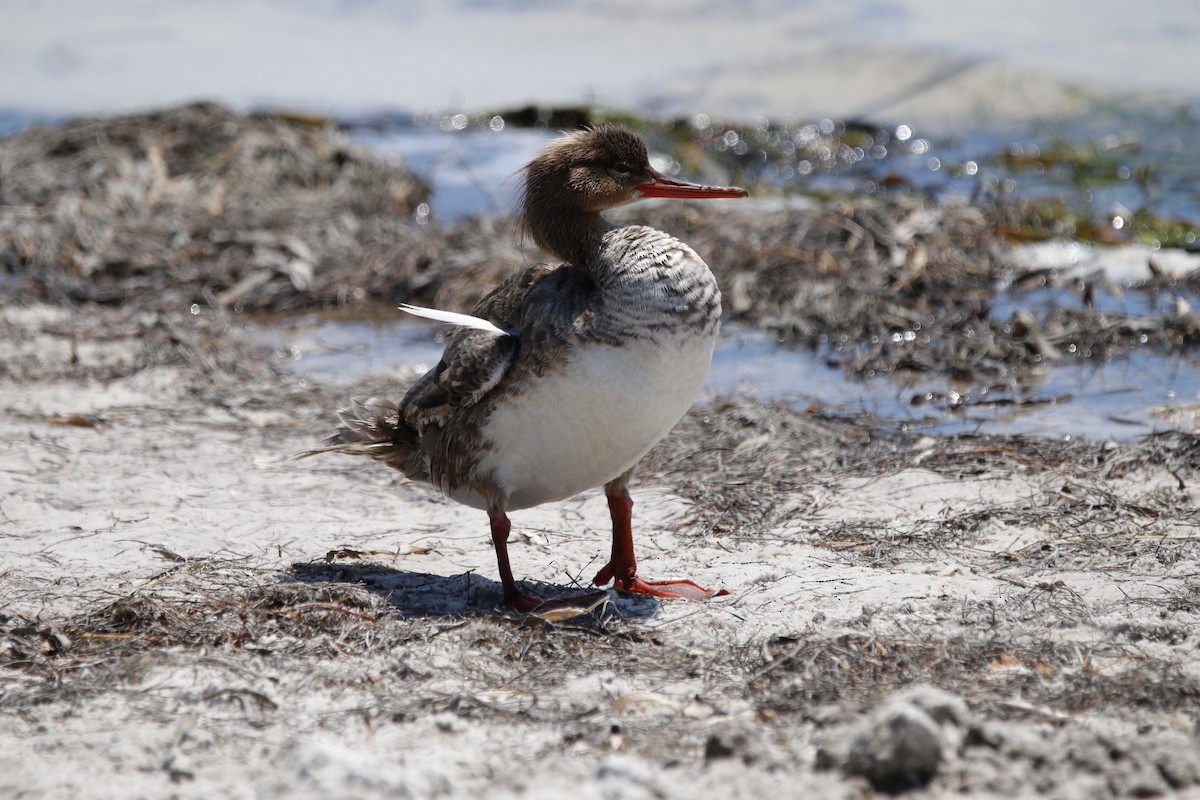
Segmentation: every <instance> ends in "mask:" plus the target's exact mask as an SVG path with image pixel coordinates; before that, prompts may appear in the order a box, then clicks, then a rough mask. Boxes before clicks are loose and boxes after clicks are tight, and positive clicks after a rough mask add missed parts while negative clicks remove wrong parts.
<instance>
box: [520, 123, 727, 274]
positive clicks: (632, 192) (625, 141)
mask: <svg viewBox="0 0 1200 800" xmlns="http://www.w3.org/2000/svg"><path fill="white" fill-rule="evenodd" d="M745 196H746V190H745V189H739V188H736V187H723V186H701V185H699V184H695V183H685V182H683V181H677V180H675V179H673V178H668V177H667V176H666V175H663V174H662V173H660V172H658V171H657V170H655V169H654V168H653V167H651V166H650V158H649V156H648V155H647V153H646V145H645V143H644V142H643V141H642V140H641V139H640V138H639V137H638V136H637V134H635V133H633V132H632V131H629V130H626V129H625V128H620V127H616V126H611V125H605V126H602V127H599V128H593V129H590V130H584V131H578V132H576V133H570V134H567V135H565V136H563V137H561V138H558V139H555V140H554V141H552V142H550V144H548V145H546V148H545V149H544V150H542V152H541V154H540V155H538V157H537V158H535V159H534V160H533V161H531V162H529V166H528V167H526V168H525V193H524V196H523V198H522V201H521V217H522V225H523V227H524V229H525V230H526V231H527V232H528V233H529V234H530V235H531V236H532V237H533V240H534V242H536V243H537V245H538V246H539V247H541V248H542V249H544V250H546V251H547V252H550V253H553V254H554V255H557V256H559V257H561V258H564V259H567V260H569V261H576V262H578V260H579V259H580V258H581V255H582V253H581V250H582V248H585V247H586V246H587V245H588V238H589V236H590V235H591V234H592V233H594V232H598V231H603V229H604V226H605V223H604V221H603V220H602V219H601V218H600V212H601V211H603V210H605V209H608V208H613V207H615V206H619V205H624V204H625V203H630V202H633V201H634V200H638V199H640V198H643V197H679V198H692V199H702V198H718V197H745Z"/></svg>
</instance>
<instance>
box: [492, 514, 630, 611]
mask: <svg viewBox="0 0 1200 800" xmlns="http://www.w3.org/2000/svg"><path fill="white" fill-rule="evenodd" d="M488 519H489V520H490V521H491V525H492V544H493V545H494V546H495V548H496V566H497V567H498V568H499V570H500V585H501V586H503V587H504V604H505V605H507V606H508V607H509V608H511V609H512V610H513V611H517V612H519V613H521V614H533V613H537V612H545V611H550V610H553V609H557V608H565V607H567V606H579V605H581V604H591V603H595V602H596V601H597V600H600V599H603V598H604V597H605V596H606V595H605V594H604V593H603V592H592V593H591V594H581V595H576V596H573V597H561V598H554V599H542V598H540V597H534V596H533V595H531V594H525V592H522V591H521V589H520V588H519V587H518V586H517V582H516V580H515V579H514V578H513V572H512V565H511V564H510V563H509V561H508V535H509V533H511V531H512V523H510V522H509V521H508V515H507V514H505V513H504V512H503V511H501V510H499V509H491V510H489V511H488Z"/></svg>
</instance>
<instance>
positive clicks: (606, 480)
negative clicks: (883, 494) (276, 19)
mask: <svg viewBox="0 0 1200 800" xmlns="http://www.w3.org/2000/svg"><path fill="white" fill-rule="evenodd" d="M746 196H747V192H746V190H745V189H742V188H739V187H732V186H706V185H702V184H698V183H689V182H685V181H682V180H677V179H675V178H672V177H668V176H667V175H664V174H663V173H662V172H659V171H658V170H656V169H654V168H653V167H652V166H651V164H650V159H649V155H648V151H647V148H646V144H645V142H644V141H643V140H642V139H641V138H640V137H639V136H638V135H637V134H635V133H634V132H632V131H631V130H629V129H627V128H624V127H620V126H612V125H605V126H599V127H594V128H589V129H584V130H580V131H576V132H572V133H567V134H564V135H562V136H560V137H558V138H556V139H553V140H551V141H550V142H549V143H548V144H547V145H546V146H545V147H544V149H543V150H542V151H541V152H540V153H539V154H538V155H537V157H536V158H534V159H533V160H532V161H531V162H530V163H529V164H528V165H527V166H526V167H525V170H524V185H523V192H522V194H521V197H520V201H519V212H518V217H519V225H520V228H521V230H522V231H523V232H524V233H525V234H526V235H527V236H528V238H529V239H531V240H532V241H533V243H534V244H536V245H537V246H538V247H539V248H540V249H541V250H542V251H543V252H544V253H545V254H546V255H547V256H549V259H548V260H546V261H544V262H542V263H538V264H535V265H532V266H529V267H526V268H523V269H521V270H519V271H518V272H516V273H515V274H513V275H511V276H509V277H508V278H507V279H506V280H504V281H503V282H501V283H500V285H499V286H497V287H496V288H495V289H494V290H493V291H491V292H490V293H489V294H488V295H487V296H486V297H484V298H483V299H482V300H481V301H480V302H479V303H478V304H477V305H476V306H475V307H474V308H473V309H472V310H471V312H470V314H460V313H454V312H447V311H441V310H437V309H423V308H419V307H415V306H409V305H405V306H402V308H403V309H404V310H406V311H409V312H410V313H413V314H416V315H418V316H422V317H427V318H430V319H433V320H436V321H439V322H442V323H445V324H448V325H449V326H450V330H449V333H448V334H447V338H446V345H445V350H444V352H443V353H442V356H441V360H440V361H439V362H438V363H437V365H436V366H435V367H433V368H432V369H430V370H429V371H428V372H426V373H425V374H424V375H423V376H422V377H420V378H419V379H418V380H417V381H416V382H415V383H414V384H413V385H412V387H411V388H410V389H409V390H408V391H407V393H405V394H404V396H403V397H402V399H400V400H399V402H396V401H394V400H391V399H387V398H379V397H376V398H370V399H368V400H365V401H354V402H352V403H351V405H350V406H349V407H348V408H344V409H342V410H341V411H339V412H338V418H339V425H338V427H337V429H336V431H335V432H334V433H333V435H332V436H331V437H329V438H328V439H326V440H325V441H324V442H322V445H321V447H320V448H319V449H318V450H317V451H311V452H330V451H332V452H340V453H346V454H351V455H356V456H366V457H368V458H371V459H374V460H376V461H379V462H382V463H384V464H386V465H388V466H389V467H392V468H394V469H396V470H399V471H400V472H401V473H403V474H404V475H405V476H406V477H407V478H409V479H411V480H413V481H418V482H421V483H425V484H429V485H431V486H432V487H434V488H435V489H437V490H439V491H440V492H442V493H443V494H444V495H445V496H447V497H448V498H450V499H451V500H453V501H456V502H458V503H462V504H464V505H466V506H469V507H471V508H475V509H479V510H481V511H485V512H486V513H487V515H488V521H489V527H490V534H491V541H492V544H493V545H494V548H495V553H496V562H497V568H498V571H499V577H500V584H501V587H502V591H503V600H504V603H505V604H506V605H507V606H508V608H510V609H512V610H513V611H516V612H518V613H542V612H547V611H550V610H553V609H556V608H561V607H565V606H569V605H572V604H576V605H577V604H579V603H580V602H591V601H592V600H593V599H603V598H605V597H607V596H608V595H607V593H606V592H595V591H593V592H590V593H587V594H584V595H577V596H572V597H566V598H544V597H538V596H535V595H533V594H530V593H527V592H526V591H524V590H523V589H522V588H521V586H520V585H519V584H518V583H517V581H516V579H515V578H514V575H513V570H512V565H511V563H510V561H509V554H508V540H509V537H510V535H511V530H512V525H511V522H510V520H509V516H508V515H509V513H511V512H513V511H519V510H521V509H527V508H531V507H534V506H538V505H542V504H544V503H552V502H556V501H561V500H565V499H567V498H570V497H572V496H574V495H576V494H579V493H581V492H584V491H587V490H590V489H593V488H597V487H603V490H604V495H605V498H606V500H607V503H608V510H609V515H610V517H611V520H612V546H611V550H610V552H609V559H608V561H607V562H606V563H605V564H604V566H603V567H602V568H601V569H600V570H599V572H598V573H597V574H596V576H595V578H594V579H593V581H592V583H593V584H594V586H596V587H604V586H607V585H608V584H609V583H611V584H612V585H613V587H614V588H615V589H617V590H618V591H620V592H627V593H633V594H641V595H649V596H653V597H658V598H683V599H687V600H706V599H708V598H710V597H712V596H714V595H716V594H725V593H726V592H725V591H724V590H721V591H714V590H712V589H707V588H705V587H703V586H701V585H699V584H697V583H695V582H694V581H692V580H689V579H684V578H680V579H673V580H652V579H647V578H644V577H642V575H641V574H640V573H639V571H638V563H637V560H636V558H635V555H634V544H633V523H632V518H633V499H632V497H631V494H630V491H629V487H630V482H631V481H632V479H633V477H634V475H635V473H636V470H637V466H638V463H639V462H640V461H641V460H642V458H643V457H644V456H645V455H646V454H647V453H648V452H649V451H650V449H651V448H652V447H653V446H654V445H655V444H656V443H657V442H659V441H660V440H661V439H662V438H663V437H664V436H666V435H667V433H668V432H669V431H670V430H671V429H672V428H673V427H674V426H675V424H676V423H677V422H678V421H679V420H680V419H681V418H682V417H683V415H684V414H685V413H686V412H687V410H688V409H689V408H690V407H691V405H692V403H693V402H694V401H695V399H696V398H697V396H698V395H699V394H700V393H701V391H702V388H703V385H704V381H705V377H706V375H707V372H708V369H709V365H710V363H711V361H712V354H713V349H714V347H715V345H716V342H717V336H718V332H719V330H720V324H721V292H720V290H719V288H718V286H717V281H716V278H715V277H714V276H713V273H712V271H711V270H710V269H709V268H708V266H707V265H706V264H705V262H704V260H703V259H701V258H700V256H699V255H697V254H696V252H695V251H694V250H692V248H690V247H689V246H688V245H687V244H685V243H683V242H681V241H680V240H678V239H676V238H675V237H673V236H671V235H670V234H668V233H664V232H663V231H659V230H656V229H654V228H651V227H647V226H644V225H626V226H616V225H613V224H611V223H609V222H608V221H607V220H606V219H605V218H604V217H603V216H602V215H603V212H605V211H607V210H609V209H612V208H615V207H618V206H622V205H625V204H627V203H631V202H634V201H637V200H641V199H643V198H676V199H692V200H696V199H721V198H742V197H746Z"/></svg>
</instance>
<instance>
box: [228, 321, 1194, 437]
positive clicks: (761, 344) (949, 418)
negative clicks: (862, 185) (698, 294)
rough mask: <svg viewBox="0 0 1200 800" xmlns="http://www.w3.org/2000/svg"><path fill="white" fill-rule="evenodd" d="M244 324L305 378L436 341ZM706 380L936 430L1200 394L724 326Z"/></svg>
mask: <svg viewBox="0 0 1200 800" xmlns="http://www.w3.org/2000/svg"><path fill="white" fill-rule="evenodd" d="M396 313H397V315H399V314H400V312H399V311H397V312H396ZM247 330H248V333H249V334H250V335H251V336H252V337H254V339H255V340H257V341H258V342H260V343H261V344H262V346H263V348H264V354H265V355H266V356H267V357H269V358H271V359H272V360H273V361H274V362H275V363H276V364H278V365H280V366H282V367H283V368H285V369H286V370H287V371H289V372H292V373H294V374H295V375H297V376H298V377H299V378H301V379H310V380H316V381H320V382H324V383H333V384H343V385H345V384H350V383H352V382H355V381H358V380H360V379H362V378H364V376H371V377H370V378H368V382H371V381H373V380H374V379H376V378H377V379H378V390H379V391H381V392H386V391H389V390H392V387H393V386H394V385H395V383H396V382H397V381H398V379H400V378H404V379H411V378H412V376H413V373H421V372H424V371H425V370H427V369H429V368H430V367H432V366H433V365H434V364H436V363H437V361H438V359H439V358H440V356H441V351H442V343H441V339H440V337H439V335H438V334H437V331H436V327H431V326H428V325H424V324H421V323H416V322H409V321H407V320H403V319H399V318H397V319H396V320H394V321H384V322H380V321H354V320H337V319H325V318H322V317H320V316H316V315H308V316H302V317H297V318H293V319H290V320H285V321H283V322H272V323H251V324H248V325H247ZM706 389H707V391H708V392H709V393H712V394H721V393H730V392H734V393H741V394H750V395H753V396H755V397H758V398H760V399H764V400H780V401H785V402H788V403H791V404H793V405H796V406H797V407H803V406H807V405H809V404H812V403H817V404H820V405H823V406H832V407H835V408H838V409H840V410H841V411H844V412H847V413H853V412H855V411H868V412H871V413H873V414H875V415H878V416H879V417H881V418H882V419H884V420H886V421H888V422H889V423H890V424H893V425H895V426H897V427H906V428H909V429H914V430H916V429H920V430H928V431H930V432H937V433H955V432H981V433H1002V432H1003V433H1038V434H1042V435H1053V436H1088V437H1091V438H1097V439H1125V438H1130V437H1132V436H1136V435H1139V434H1144V433H1148V432H1151V431H1153V430H1157V429H1165V428H1167V427H1169V426H1168V425H1166V424H1164V422H1163V421H1162V419H1161V418H1160V417H1158V416H1157V415H1156V414H1155V413H1154V409H1157V408H1158V407H1161V406H1176V405H1187V404H1193V405H1194V404H1196V403H1200V372H1198V371H1197V370H1196V369H1195V366H1194V365H1193V364H1190V363H1188V362H1183V361H1180V360H1178V359H1170V358H1164V357H1162V356H1157V355H1151V354H1139V355H1138V356H1137V357H1136V358H1125V359H1121V360H1119V361H1113V362H1109V363H1093V361H1091V360H1081V361H1080V362H1078V363H1070V364H1065V365H1060V366H1055V367H1054V368H1053V369H1050V370H1047V371H1046V372H1045V373H1044V374H1043V376H1042V380H1041V382H1040V383H1038V384H1037V385H1036V386H1026V387H1022V388H1021V389H1020V390H1019V391H1016V392H1011V393H1007V392H1006V393H1004V397H1002V398H998V399H997V400H996V401H989V399H988V397H987V396H986V394H985V395H982V396H972V394H971V391H972V390H970V389H968V388H967V387H964V386H961V385H957V384H954V383H953V382H951V381H948V380H946V379H943V378H938V377H934V376H929V375H892V376H877V377H874V378H867V379H862V380H859V379H856V378H852V377H849V376H848V375H847V374H846V373H845V372H844V371H843V370H841V369H839V368H835V367H831V366H829V365H828V364H827V363H826V361H825V359H824V358H823V356H822V355H821V354H819V353H813V352H809V351H796V350H788V349H785V348H782V347H780V346H779V344H778V343H777V342H776V341H775V340H774V339H773V338H772V337H771V336H770V335H769V334H767V333H765V332H763V331H760V330H757V329H745V328H739V327H734V326H727V327H726V330H725V331H724V333H723V335H722V337H721V342H720V344H719V345H718V346H717V351H716V353H715V354H714V356H713V365H712V369H711V370H710V372H709V378H708V382H707V386H706ZM975 393H976V395H978V390H975ZM994 394H996V392H993V395H994ZM1016 400H1020V401H1021V402H1015V401H1016ZM1192 424H1193V425H1194V424H1195V422H1193V423H1192Z"/></svg>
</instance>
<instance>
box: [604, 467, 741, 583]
mask: <svg viewBox="0 0 1200 800" xmlns="http://www.w3.org/2000/svg"><path fill="white" fill-rule="evenodd" d="M626 480H627V478H626V477H625V476H622V477H621V478H618V479H617V480H615V481H612V482H611V483H609V484H607V485H605V487H604V494H605V496H606V497H607V498H608V513H609V514H610V515H611V516H612V524H613V534H612V556H611V557H610V558H609V561H608V563H607V564H605V565H604V567H603V568H602V569H601V570H600V571H599V572H598V573H596V577H595V579H594V580H593V583H595V584H596V585H597V586H603V585H605V584H606V583H608V582H609V581H612V582H613V586H614V587H616V588H617V589H619V590H621V591H622V592H632V593H634V594H649V595H653V596H655V597H682V598H684V599H686V600H707V599H708V598H710V597H712V596H713V595H722V594H728V592H727V591H725V590H724V589H722V590H720V591H714V590H712V589H706V588H704V587H703V586H701V585H699V584H697V583H695V582H693V581H689V580H673V581H648V580H643V579H641V578H639V577H638V576H637V559H636V558H635V557H634V555H633V498H631V497H630V496H629V488H628V486H627V485H626Z"/></svg>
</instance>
